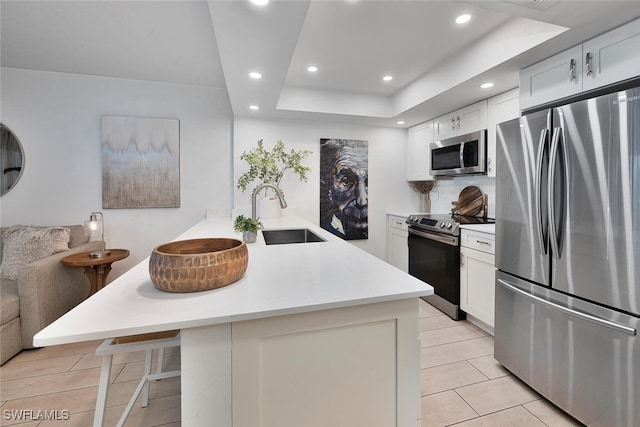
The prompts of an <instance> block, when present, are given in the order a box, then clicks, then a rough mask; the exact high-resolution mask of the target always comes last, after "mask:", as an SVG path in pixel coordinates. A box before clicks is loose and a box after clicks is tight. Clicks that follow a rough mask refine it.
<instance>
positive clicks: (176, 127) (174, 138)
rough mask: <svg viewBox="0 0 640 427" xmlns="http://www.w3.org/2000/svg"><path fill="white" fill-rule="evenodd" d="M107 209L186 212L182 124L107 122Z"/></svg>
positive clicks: (136, 120) (128, 119)
mask: <svg viewBox="0 0 640 427" xmlns="http://www.w3.org/2000/svg"><path fill="white" fill-rule="evenodd" d="M102 207H103V208H105V209H128V208H177V207H180V122H179V121H178V120H175V119H153V118H136V117H116V116H103V117H102Z"/></svg>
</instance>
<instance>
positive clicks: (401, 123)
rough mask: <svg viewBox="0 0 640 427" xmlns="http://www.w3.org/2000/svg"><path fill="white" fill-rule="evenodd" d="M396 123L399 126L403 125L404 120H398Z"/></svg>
mask: <svg viewBox="0 0 640 427" xmlns="http://www.w3.org/2000/svg"><path fill="white" fill-rule="evenodd" d="M396 123H397V124H399V125H403V124H404V120H398V121H397V122H396Z"/></svg>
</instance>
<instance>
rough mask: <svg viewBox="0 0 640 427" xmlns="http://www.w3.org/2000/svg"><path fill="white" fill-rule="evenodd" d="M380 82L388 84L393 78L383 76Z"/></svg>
mask: <svg viewBox="0 0 640 427" xmlns="http://www.w3.org/2000/svg"><path fill="white" fill-rule="evenodd" d="M382 80H384V81H385V82H390V81H391V80H393V76H389V75H386V76H383V77H382Z"/></svg>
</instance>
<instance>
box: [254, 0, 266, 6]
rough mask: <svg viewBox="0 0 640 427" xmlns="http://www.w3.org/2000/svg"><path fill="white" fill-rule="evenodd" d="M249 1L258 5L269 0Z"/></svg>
mask: <svg viewBox="0 0 640 427" xmlns="http://www.w3.org/2000/svg"><path fill="white" fill-rule="evenodd" d="M251 3H253V4H255V5H258V6H264V5H266V4H267V3H269V0H251Z"/></svg>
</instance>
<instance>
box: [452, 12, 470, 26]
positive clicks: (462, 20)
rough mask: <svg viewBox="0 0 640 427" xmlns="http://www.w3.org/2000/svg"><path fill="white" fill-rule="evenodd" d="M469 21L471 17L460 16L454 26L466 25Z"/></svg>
mask: <svg viewBox="0 0 640 427" xmlns="http://www.w3.org/2000/svg"><path fill="white" fill-rule="evenodd" d="M470 20H471V15H469V14H468V13H465V14H464V15H460V16H458V17H457V18H456V24H466V23H467V22H469V21H470Z"/></svg>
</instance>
